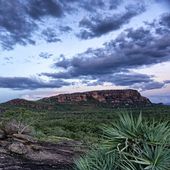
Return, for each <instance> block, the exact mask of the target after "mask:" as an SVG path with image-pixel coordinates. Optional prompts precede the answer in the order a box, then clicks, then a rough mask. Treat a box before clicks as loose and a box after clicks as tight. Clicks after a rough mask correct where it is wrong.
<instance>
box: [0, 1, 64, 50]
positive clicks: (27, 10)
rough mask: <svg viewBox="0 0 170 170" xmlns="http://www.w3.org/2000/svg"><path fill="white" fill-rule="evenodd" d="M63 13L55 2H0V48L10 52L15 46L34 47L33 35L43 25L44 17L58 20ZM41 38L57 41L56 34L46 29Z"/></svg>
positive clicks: (58, 3) (57, 2)
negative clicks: (31, 45) (30, 45)
mask: <svg viewBox="0 0 170 170" xmlns="http://www.w3.org/2000/svg"><path fill="white" fill-rule="evenodd" d="M63 13H64V8H63V7H62V4H61V3H60V2H59V1H57V0H29V1H22V0H11V1H6V0H0V45H1V47H2V48H3V49H6V50H12V49H13V47H14V46H15V45H16V44H19V45H27V44H33V45H34V44H35V43H36V40H35V37H34V33H35V32H36V31H39V29H40V25H39V24H40V22H41V23H43V22H44V21H43V19H44V18H45V17H52V18H54V19H57V18H58V19H59V18H61V17H62V16H63ZM38 21H40V22H38ZM58 30H59V28H58ZM41 38H44V39H45V40H46V41H47V42H56V41H59V38H58V37H57V35H56V32H55V33H54V32H53V31H51V30H46V29H45V30H44V31H43V36H42V37H41Z"/></svg>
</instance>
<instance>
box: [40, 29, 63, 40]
mask: <svg viewBox="0 0 170 170" xmlns="http://www.w3.org/2000/svg"><path fill="white" fill-rule="evenodd" d="M42 36H43V37H44V39H45V40H46V41H47V42H48V43H54V42H61V39H59V38H58V35H57V34H56V30H54V29H52V28H47V29H45V30H43V31H42Z"/></svg>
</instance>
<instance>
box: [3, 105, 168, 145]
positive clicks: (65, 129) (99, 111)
mask: <svg viewBox="0 0 170 170" xmlns="http://www.w3.org/2000/svg"><path fill="white" fill-rule="evenodd" d="M0 107H2V110H3V109H5V112H3V113H1V120H2V121H8V120H13V119H16V120H17V121H19V122H22V123H24V124H29V125H30V126H31V127H32V128H33V129H34V135H35V137H36V138H38V139H39V140H45V141H47V140H49V141H54V142H56V141H58V140H60V139H63V138H64V139H74V140H79V141H82V142H85V143H100V142H102V140H103V139H102V138H101V136H100V133H101V130H100V126H101V125H103V124H107V125H109V124H110V123H114V122H115V121H116V120H117V118H118V116H119V115H120V114H121V113H124V112H127V113H132V114H133V115H134V116H137V115H138V114H139V112H142V114H143V117H144V118H146V119H152V118H155V119H157V120H160V119H161V120H163V119H165V120H170V107H169V106H152V107H146V108H133V109H132V108H111V107H106V106H103V105H102V106H99V105H96V104H86V105H85V104H75V105H71V104H60V105H59V104H58V105H56V106H55V108H54V109H53V110H48V109H42V110H40V109H39V108H38V109H35V108H34V109H33V108H28V107H25V108H24V107H23V106H22V107H21V106H20V107H17V106H12V107H11V106H10V105H3V106H0Z"/></svg>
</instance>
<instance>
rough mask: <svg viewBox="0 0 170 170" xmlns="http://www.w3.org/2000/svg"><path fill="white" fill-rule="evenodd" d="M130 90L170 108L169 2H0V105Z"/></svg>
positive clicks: (3, 0)
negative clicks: (47, 97) (81, 93)
mask: <svg viewBox="0 0 170 170" xmlns="http://www.w3.org/2000/svg"><path fill="white" fill-rule="evenodd" d="M129 88H130V89H136V90H138V91H140V92H141V94H142V95H144V96H146V97H148V98H149V99H150V100H151V101H152V102H155V103H170V0H0V102H5V101H8V100H11V99H14V98H24V99H27V100H37V99H40V98H43V97H46V96H53V95H57V94H61V93H72V92H81V91H90V90H102V89H129Z"/></svg>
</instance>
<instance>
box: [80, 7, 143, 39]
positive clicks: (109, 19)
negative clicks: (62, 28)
mask: <svg viewBox="0 0 170 170" xmlns="http://www.w3.org/2000/svg"><path fill="white" fill-rule="evenodd" d="M144 10H145V7H144V6H143V5H140V4H138V5H133V6H132V5H130V6H128V7H126V12H124V13H123V12H122V13H119V14H113V15H110V16H104V17H103V16H101V14H97V16H92V17H90V18H83V19H82V20H81V21H80V23H79V26H80V27H82V28H85V29H82V30H81V32H80V34H79V35H78V37H80V38H81V39H89V38H94V37H100V36H101V35H104V34H106V33H109V32H111V31H114V30H118V29H120V28H121V27H122V26H123V25H124V24H127V23H128V22H129V21H130V19H131V18H132V17H134V16H137V15H139V14H140V13H141V12H144Z"/></svg>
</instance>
